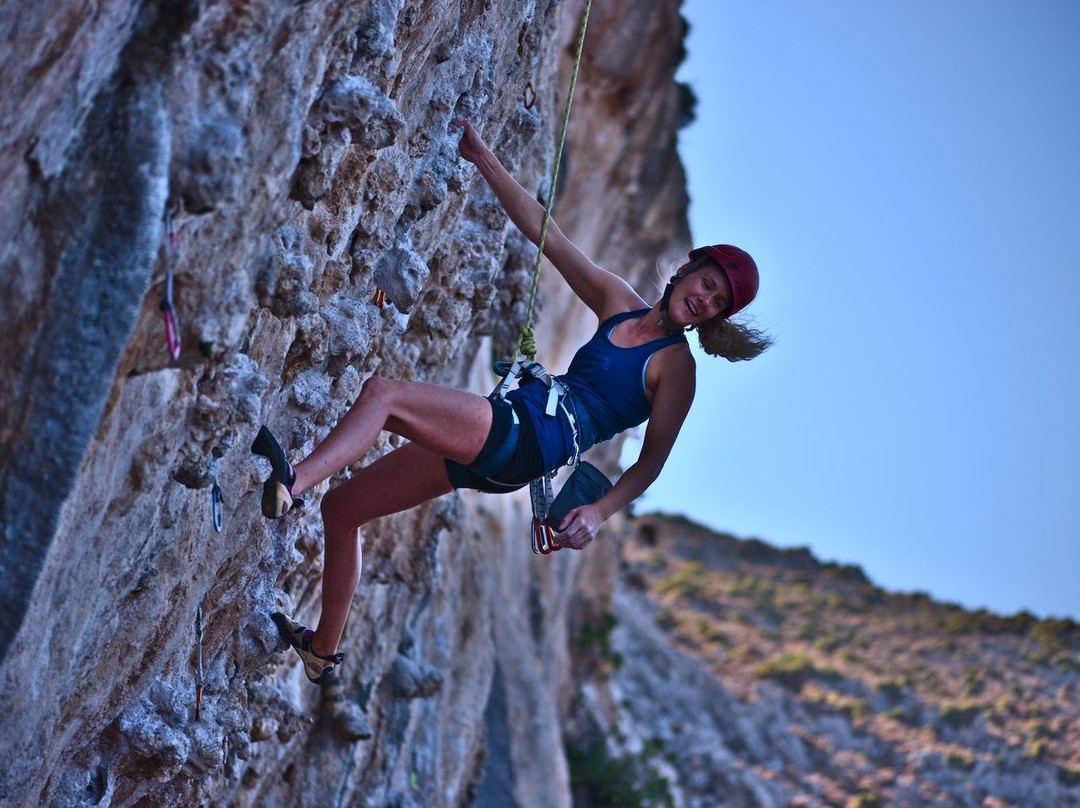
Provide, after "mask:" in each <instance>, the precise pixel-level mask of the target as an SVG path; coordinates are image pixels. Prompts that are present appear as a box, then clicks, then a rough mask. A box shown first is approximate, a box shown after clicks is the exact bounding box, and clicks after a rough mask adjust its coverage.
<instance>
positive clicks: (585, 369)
mask: <svg viewBox="0 0 1080 808" xmlns="http://www.w3.org/2000/svg"><path fill="white" fill-rule="evenodd" d="M648 311H649V309H638V310H636V311H625V312H622V313H620V314H616V315H614V316H612V317H609V318H608V319H606V320H604V322H602V323H600V326H599V327H598V328H597V329H596V333H595V334H594V335H593V337H592V339H590V340H589V341H588V342H586V343H585V344H584V345H582V346H581V348H580V349H578V352H577V353H576V354H575V355H574V359H573V361H571V362H570V369H569V370H568V371H567V373H566V374H565V375H563V376H559V377H558V378H559V380H560V381H562V383H563V384H565V385H566V386H567V387H568V388H569V389H570V393H571V394H570V396H569V406H570V407H571V409H572V410H574V411H575V414H576V418H577V420H578V422H579V426H578V445H579V448H580V450H581V451H582V452H584V451H585V450H586V449H588V448H589V447H590V446H592V445H593V444H595V443H601V442H602V441H605V440H608V439H610V438H611V437H613V436H614V435H617V434H619V433H620V432H623V431H625V430H627V429H630V428H631V427H634V426H637V425H638V424H641V423H643V422H644V421H645V420H646V419H647V418H648V417H649V411H650V409H651V407H650V405H649V399H648V397H647V396H646V395H645V370H646V367H647V366H648V363H649V359H650V358H651V357H652V355H653V354H654V353H656V352H657V351H659V350H661V349H663V348H667V347H668V346H669V345H678V344H680V343H682V344H686V337H684V336H683V335H682V334H673V335H670V336H666V337H660V338H659V339H655V340H652V341H651V342H646V343H645V344H644V345H636V346H634V347H632V348H623V347H620V346H618V345H615V344H614V343H612V341H611V332H612V331H614V330H615V327H616V326H617V325H618V324H619V323H621V322H624V321H625V320H631V319H633V318H635V317H641V316H642V315H643V314H645V313H646V312H648ZM507 398H508V399H510V400H511V401H514V402H515V403H518V404H519V408H520V409H521V410H524V412H525V413H526V414H527V415H528V418H529V422H530V425H531V426H532V427H533V430H534V431H535V433H536V437H537V439H538V441H539V443H540V453H541V455H542V456H543V459H544V467H545V468H547V469H553V468H556V467H558V466H560V465H561V464H563V463H565V462H566V461H567V460H568V459H569V458H570V456H571V455H572V454H573V451H574V439H573V431H572V430H571V428H570V424H569V421H568V420H567V418H566V416H565V414H563V412H562V410H561V409H560V410H559V411H558V413H557V415H556V416H548V415H545V413H544V406H545V404H546V403H547V390H546V389H545V388H544V386H543V385H542V384H537V383H535V382H534V383H532V384H527V385H525V386H524V387H519V388H518V389H517V390H513V391H512V392H510V393H509V394H508V395H507Z"/></svg>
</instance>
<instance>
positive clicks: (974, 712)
mask: <svg viewBox="0 0 1080 808" xmlns="http://www.w3.org/2000/svg"><path fill="white" fill-rule="evenodd" d="M982 711H983V707H982V705H981V704H976V703H975V702H970V701H963V702H956V703H954V704H946V705H945V706H944V707H942V708H941V712H940V714H939V717H940V718H941V720H942V721H944V722H945V723H946V724H948V725H949V726H950V727H952V728H953V729H962V728H964V727H968V726H971V724H972V723H973V722H974V721H975V719H976V718H977V717H978V716H979V714H980V713H981V712H982Z"/></svg>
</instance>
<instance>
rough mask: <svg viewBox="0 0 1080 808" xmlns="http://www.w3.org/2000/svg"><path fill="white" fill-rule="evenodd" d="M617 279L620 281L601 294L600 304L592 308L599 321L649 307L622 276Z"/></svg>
mask: <svg viewBox="0 0 1080 808" xmlns="http://www.w3.org/2000/svg"><path fill="white" fill-rule="evenodd" d="M619 280H620V281H621V283H619V284H614V285H613V288H612V289H610V290H608V292H607V293H606V294H605V295H604V296H603V298H602V300H601V303H600V306H599V307H597V308H596V309H594V310H593V311H594V313H595V314H596V316H597V317H598V318H599V320H600V322H601V323H603V322H606V321H608V320H610V319H611V318H612V317H617V316H619V315H621V314H628V313H631V312H639V311H642V310H643V309H644V310H647V309H649V308H650V306H649V304H648V303H646V302H645V299H644V298H643V297H642V296H641V295H639V294H638V293H637V292H635V291H634V289H633V287H632V286H630V284H628V283H627V282H626V281H624V280H623V279H622V278H619Z"/></svg>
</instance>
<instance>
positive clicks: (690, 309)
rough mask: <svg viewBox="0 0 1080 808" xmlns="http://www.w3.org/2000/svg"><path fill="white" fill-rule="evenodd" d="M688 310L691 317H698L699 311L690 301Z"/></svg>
mask: <svg viewBox="0 0 1080 808" xmlns="http://www.w3.org/2000/svg"><path fill="white" fill-rule="evenodd" d="M686 309H687V311H689V312H690V315H691V316H693V317H697V309H695V308H694V304H693V303H691V302H690V301H689V300H687V301H686Z"/></svg>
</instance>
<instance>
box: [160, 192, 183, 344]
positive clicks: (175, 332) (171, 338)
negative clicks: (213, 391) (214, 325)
mask: <svg viewBox="0 0 1080 808" xmlns="http://www.w3.org/2000/svg"><path fill="white" fill-rule="evenodd" d="M165 216H166V218H165V223H166V224H165V226H166V229H167V230H168V233H169V246H170V247H171V248H172V249H173V250H175V249H176V233H175V232H174V230H173V217H172V210H171V209H170V210H168V211H167V212H166V214H165ZM158 308H159V309H160V310H161V316H162V318H163V319H164V320H165V342H166V343H167V345H168V346H169V354H170V355H171V356H172V358H173V359H179V358H180V324H179V322H178V321H177V319H176V309H175V307H174V306H173V269H172V261H171V260H170V259H168V258H167V259H166V264H165V294H164V295H163V296H162V298H161V305H160V306H158Z"/></svg>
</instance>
